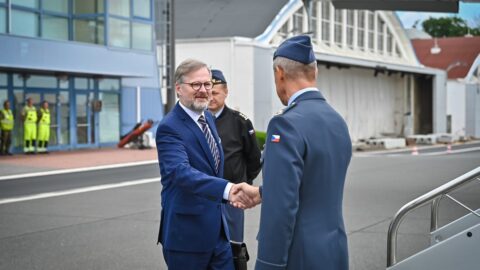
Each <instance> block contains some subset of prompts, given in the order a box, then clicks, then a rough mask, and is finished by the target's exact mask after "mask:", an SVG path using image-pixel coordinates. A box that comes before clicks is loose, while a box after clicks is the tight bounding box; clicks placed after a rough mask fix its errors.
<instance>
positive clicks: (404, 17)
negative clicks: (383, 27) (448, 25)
mask: <svg viewBox="0 0 480 270" xmlns="http://www.w3.org/2000/svg"><path fill="white" fill-rule="evenodd" d="M397 15H398V17H399V18H400V21H402V24H403V27H404V28H412V26H413V24H414V23H415V21H416V20H420V23H419V24H418V27H417V28H419V29H421V28H422V21H424V20H426V19H428V18H429V17H434V18H438V17H445V16H458V17H460V18H462V19H464V20H466V21H467V23H468V25H469V26H470V27H480V3H463V2H460V10H459V12H458V13H439V12H403V11H402V12H400V11H398V12H397Z"/></svg>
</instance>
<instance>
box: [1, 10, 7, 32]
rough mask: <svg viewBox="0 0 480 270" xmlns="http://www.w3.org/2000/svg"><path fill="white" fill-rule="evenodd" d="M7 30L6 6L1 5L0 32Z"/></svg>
mask: <svg viewBox="0 0 480 270" xmlns="http://www.w3.org/2000/svg"><path fill="white" fill-rule="evenodd" d="M6 32H7V13H6V12H5V8H4V7H1V6H0V33H2V34H3V33H6Z"/></svg>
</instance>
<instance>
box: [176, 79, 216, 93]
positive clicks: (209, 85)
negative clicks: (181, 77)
mask: <svg viewBox="0 0 480 270" xmlns="http://www.w3.org/2000/svg"><path fill="white" fill-rule="evenodd" d="M181 84H188V85H190V86H191V87H192V89H193V90H195V91H198V90H200V88H202V85H203V87H204V88H205V90H211V89H212V87H213V82H210V81H208V82H204V83H201V82H192V83H184V82H183V83H181Z"/></svg>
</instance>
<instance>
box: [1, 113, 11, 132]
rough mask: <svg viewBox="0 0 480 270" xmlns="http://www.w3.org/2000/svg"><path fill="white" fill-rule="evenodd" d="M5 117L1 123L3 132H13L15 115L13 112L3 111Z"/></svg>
mask: <svg viewBox="0 0 480 270" xmlns="http://www.w3.org/2000/svg"><path fill="white" fill-rule="evenodd" d="M1 113H2V115H3V117H2V121H0V127H1V128H2V130H6V131H8V130H12V129H13V114H12V111H11V110H5V109H3V110H1Z"/></svg>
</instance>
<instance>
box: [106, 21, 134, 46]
mask: <svg viewBox="0 0 480 270" xmlns="http://www.w3.org/2000/svg"><path fill="white" fill-rule="evenodd" d="M109 23H110V24H109V27H110V29H109V32H108V40H109V44H108V45H110V46H113V47H122V48H130V23H129V22H128V21H127V20H121V19H115V18H110V21H109Z"/></svg>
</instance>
